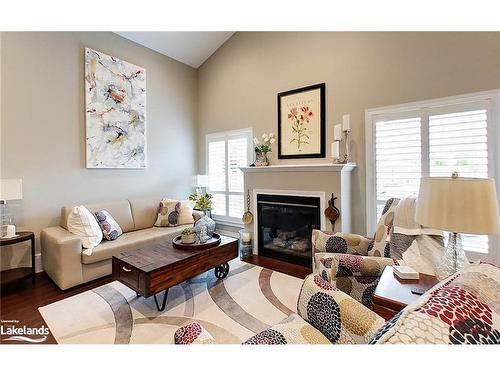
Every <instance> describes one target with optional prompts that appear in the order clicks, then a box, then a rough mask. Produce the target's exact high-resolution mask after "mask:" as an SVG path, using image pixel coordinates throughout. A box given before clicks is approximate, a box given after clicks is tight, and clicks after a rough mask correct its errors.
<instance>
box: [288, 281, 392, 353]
mask: <svg viewBox="0 0 500 375" xmlns="http://www.w3.org/2000/svg"><path fill="white" fill-rule="evenodd" d="M297 311H298V313H299V315H300V316H301V317H302V318H303V319H305V320H306V321H307V322H308V323H309V324H311V325H312V326H313V327H314V328H316V329H317V330H319V331H320V332H321V333H322V334H323V335H325V336H326V337H327V338H328V340H330V342H332V343H333V344H367V343H368V342H369V341H370V339H371V338H372V337H373V336H374V335H375V333H376V332H377V331H378V330H379V328H380V327H382V326H383V325H384V323H385V321H384V319H382V318H381V317H380V316H378V315H377V314H375V313H374V312H373V311H371V310H370V309H368V308H366V307H365V306H363V305H362V304H361V303H359V302H358V301H356V300H354V299H353V298H351V297H350V296H348V295H347V294H345V293H344V292H342V291H340V290H338V289H337V288H336V287H334V286H333V285H332V284H330V283H329V282H327V281H325V280H323V278H321V276H319V275H316V274H312V275H309V276H307V277H306V279H305V280H304V283H303V284H302V289H301V291H300V294H299V299H298V302H297Z"/></svg>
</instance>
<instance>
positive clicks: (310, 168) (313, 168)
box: [240, 163, 356, 173]
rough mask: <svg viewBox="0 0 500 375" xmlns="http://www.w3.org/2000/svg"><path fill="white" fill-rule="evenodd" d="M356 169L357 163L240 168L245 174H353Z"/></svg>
mask: <svg viewBox="0 0 500 375" xmlns="http://www.w3.org/2000/svg"><path fill="white" fill-rule="evenodd" d="M355 168H356V164H355V163H347V164H294V165H292V164H282V165H269V166H267V167H240V169H241V171H242V172H243V173H265V172H351V171H353V170H354V169H355Z"/></svg>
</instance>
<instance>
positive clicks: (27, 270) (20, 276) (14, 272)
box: [0, 232, 35, 285]
mask: <svg viewBox="0 0 500 375" xmlns="http://www.w3.org/2000/svg"><path fill="white" fill-rule="evenodd" d="M24 241H30V242H31V267H18V268H12V269H10V270H5V271H2V272H0V280H1V284H2V285H7V284H11V283H13V282H17V281H21V280H24V279H28V278H30V277H31V280H32V282H34V281H35V234H34V233H33V232H17V233H16V236H15V237H12V238H0V247H3V246H7V245H14V244H18V243H21V242H24Z"/></svg>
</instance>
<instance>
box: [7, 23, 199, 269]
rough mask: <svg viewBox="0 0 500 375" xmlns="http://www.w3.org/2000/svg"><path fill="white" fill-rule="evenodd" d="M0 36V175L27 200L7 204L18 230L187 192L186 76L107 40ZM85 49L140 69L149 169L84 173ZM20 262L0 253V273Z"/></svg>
mask: <svg viewBox="0 0 500 375" xmlns="http://www.w3.org/2000/svg"><path fill="white" fill-rule="evenodd" d="M1 38H2V40H1V47H2V50H1V58H2V63H1V82H2V87H1V108H2V112H1V121H2V129H1V132H2V138H1V175H2V178H22V179H23V185H24V189H23V190H24V199H23V200H22V201H20V202H18V203H16V204H14V205H13V206H14V207H13V208H14V212H15V219H16V222H17V224H18V226H19V227H20V228H21V229H26V230H32V231H34V232H36V235H37V236H38V234H39V231H40V230H41V229H42V228H44V227H47V226H50V225H57V224H58V219H59V212H60V208H61V206H63V205H67V204H77V203H88V202H99V201H105V200H111V199H113V200H115V199H122V198H127V197H133V196H141V195H146V194H148V195H149V194H151V195H152V194H170V195H174V196H179V197H185V196H186V195H187V194H188V193H189V192H190V190H191V186H190V184H191V176H192V175H193V174H194V173H195V172H196V157H197V151H196V147H195V142H196V141H195V140H196V136H197V135H196V106H197V76H196V71H195V70H194V69H193V68H190V67H188V66H187V65H184V64H181V63H179V62H176V61H174V60H172V59H170V58H168V57H165V56H163V55H161V54H159V53H156V52H154V51H152V50H149V49H147V48H144V47H142V46H139V45H137V44H135V43H132V42H130V41H128V40H126V39H124V38H122V37H120V36H118V35H115V34H113V33H97V32H84V33H59V32H58V33H5V32H4V33H2V35H1ZM86 46H87V47H91V48H94V49H97V50H100V51H102V52H105V53H107V54H110V55H113V56H116V57H118V58H121V59H123V60H126V61H129V62H131V63H134V64H137V65H140V66H142V67H144V68H146V72H147V125H146V126H147V142H148V144H147V146H148V167H147V169H144V170H138V169H136V170H134V169H130V170H117V169H102V170H93V169H86V168H85V117H84V79H83V77H84V63H83V55H84V47H86ZM19 254H20V253H19V252H14V253H9V252H4V251H2V267H3V268H6V267H8V266H10V265H12V264H16V263H18V262H19V259H18V258H19V257H20V256H21V255H19ZM23 256H24V255H23ZM25 260H26V259H25Z"/></svg>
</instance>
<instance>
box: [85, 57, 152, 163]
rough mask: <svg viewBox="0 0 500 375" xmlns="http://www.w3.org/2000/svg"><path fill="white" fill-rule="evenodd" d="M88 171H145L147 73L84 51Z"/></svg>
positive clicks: (125, 63) (138, 68)
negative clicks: (92, 169)
mask: <svg viewBox="0 0 500 375" xmlns="http://www.w3.org/2000/svg"><path fill="white" fill-rule="evenodd" d="M85 111H86V153H87V168H146V164H147V158H146V70H145V69H144V68H141V67H139V66H137V65H134V64H131V63H128V62H126V61H123V60H120V59H117V58H115V57H112V56H109V55H106V54H104V53H102V52H98V51H95V50H92V49H90V48H85Z"/></svg>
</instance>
